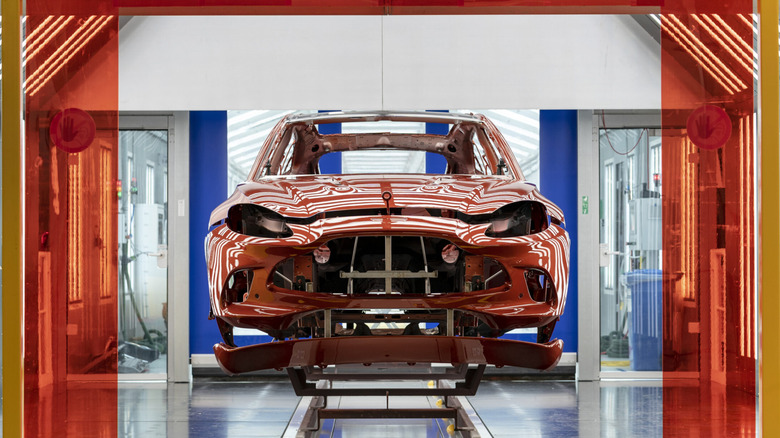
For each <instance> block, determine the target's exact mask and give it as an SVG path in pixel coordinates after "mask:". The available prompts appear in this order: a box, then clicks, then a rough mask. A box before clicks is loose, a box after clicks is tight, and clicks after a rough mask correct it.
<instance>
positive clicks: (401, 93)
mask: <svg viewBox="0 0 780 438" xmlns="http://www.w3.org/2000/svg"><path fill="white" fill-rule="evenodd" d="M119 69H120V70H119V74H120V76H119V77H120V81H119V90H120V94H119V98H120V104H119V106H120V110H123V111H136V110H224V109H293V108H321V109H376V108H386V109H394V108H409V109H414V108H417V109H431V108H464V107H469V108H475V109H482V108H515V109H521V108H534V109H556V108H565V109H577V108H604V109H613V108H614V109H626V108H629V109H658V108H660V106H661V92H660V47H659V45H658V43H656V42H655V41H654V40H653V39H652V38H651V37H650V36H649V35H648V34H647V33H646V32H645V31H644V30H643V29H641V28H640V27H639V25H637V24H636V23H635V22H634V21H633V19H631V17H629V16H604V15H582V16H577V15H554V16H547V15H534V16H385V17H382V16H357V17H351V16H349V17H345V16H338V17H332V16H326V17H312V16H293V17H134V18H133V19H132V20H130V22H129V23H128V24H127V25H126V26H125V27H124V28H123V29H122V31H121V32H120V45H119Z"/></svg>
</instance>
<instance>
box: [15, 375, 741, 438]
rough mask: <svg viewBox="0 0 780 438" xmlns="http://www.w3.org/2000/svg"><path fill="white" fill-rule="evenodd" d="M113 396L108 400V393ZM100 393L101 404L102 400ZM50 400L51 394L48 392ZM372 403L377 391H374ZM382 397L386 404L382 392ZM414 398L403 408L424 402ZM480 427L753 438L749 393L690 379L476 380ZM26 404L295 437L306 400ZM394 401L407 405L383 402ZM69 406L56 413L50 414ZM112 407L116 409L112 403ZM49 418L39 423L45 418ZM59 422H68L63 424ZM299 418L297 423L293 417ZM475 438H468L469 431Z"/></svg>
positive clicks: (152, 386) (415, 423)
mask: <svg viewBox="0 0 780 438" xmlns="http://www.w3.org/2000/svg"><path fill="white" fill-rule="evenodd" d="M112 397H115V398H113V400H112V399H111V398H112ZM101 398H105V400H101ZM55 399H56V398H55ZM342 399H344V401H338V399H335V400H334V399H329V405H328V407H337V406H339V405H340V406H342V407H344V406H348V407H356V406H357V407H360V406H369V405H370V404H371V403H376V402H377V401H376V400H373V401H371V400H369V398H365V399H361V398H354V397H352V398H347V397H344V398H342ZM374 399H376V397H374ZM379 399H380V400H379V403H380V404H382V403H385V401H384V397H379ZM426 399H428V400H429V401H428V402H427V403H429V404H430V405H431V407H433V404H434V403H431V402H430V398H426V397H422V398H417V399H416V401H414V402H409V404H413V403H420V400H423V402H422V403H426V402H425V401H424V400H426ZM460 400H462V401H463V402H464V403H463V404H464V406H465V407H467V408H468V410H470V413H471V418H472V420H474V423H475V424H476V425H477V426H478V427H477V433H478V434H479V436H493V437H512V438H514V437H576V436H580V437H621V438H622V437H660V436H680V437H718V436H756V418H755V412H756V410H755V404H756V399H755V396H751V395H749V394H748V393H745V392H741V391H732V390H730V389H729V390H727V389H726V388H725V387H723V386H721V385H716V384H712V385H706V387H704V386H701V385H699V384H698V383H697V382H696V381H681V382H678V383H671V382H666V383H664V382H662V381H658V380H657V381H601V382H575V381H571V380H565V381H551V380H513V379H511V378H506V377H504V378H501V379H500V380H493V379H489V378H486V379H485V380H483V381H482V384H481V386H480V388H479V391H478V392H477V394H476V395H475V396H471V397H461V398H460ZM27 402H28V405H27V406H26V409H25V411H26V413H25V414H26V415H25V416H26V418H27V424H26V427H25V429H26V431H27V433H26V434H25V436H47V437H48V436H74V437H75V436H78V437H80V438H81V437H93V436H94V437H101V438H102V437H106V438H108V437H111V436H115V435H114V434H113V433H112V432H113V431H115V430H118V435H117V436H119V437H144V438H146V437H204V438H222V437H224V438H228V437H229V438H239V437H254V438H259V437H296V436H302V435H301V434H300V433H298V430H297V425H298V423H299V422H300V421H299V420H300V419H299V418H298V419H297V420H296V418H294V417H295V416H296V415H298V416H300V412H301V411H302V410H305V407H306V406H305V405H306V404H307V403H306V402H307V400H306V398H303V399H302V398H301V397H297V396H296V395H295V393H294V392H293V389H292V387H291V385H290V382H289V381H285V380H280V379H252V380H242V379H228V378H216V379H214V378H197V379H195V380H194V382H193V383H191V384H169V383H162V382H159V383H154V382H138V383H129V382H122V383H120V384H119V388H118V396H117V393H116V392H115V389H113V390H112V389H107V390H105V391H102V390H100V389H96V388H94V387H91V386H90V385H85V386H84V387H83V388H78V387H70V388H69V390H68V401H67V404H61V403H54V404H49V403H47V402H46V399H45V398H40V399H39V400H38V401H37V402H36V404H35V405H31V404H29V403H30V402H31V400H29V399H28V400H27ZM112 403H113V404H116V408H117V413H118V414H117V417H116V420H114V419H112V418H108V417H106V418H99V416H96V414H95V412H96V410H95V408H94V406H96V405H103V406H106V405H109V406H110V405H111V404H112ZM390 403H391V405H392V406H391V407H406V406H398V405H399V404H400V405H405V404H407V401H406V398H395V399H393V398H392V397H391V399H390ZM63 410H66V411H67V415H65V416H64V417H63V416H59V415H57V412H59V411H63ZM112 410H113V409H112ZM47 417H48V418H50V419H51V420H52V421H51V422H49V421H46V418H47ZM63 419H65V420H63ZM296 421H297V422H296ZM449 424H450V423H448V421H445V420H442V419H438V418H437V419H432V420H430V419H428V420H425V419H419V420H415V419H412V420H408V419H406V420H377V419H361V420H323V423H322V428H321V430H320V431H319V432H316V433H313V434H311V435H308V436H314V437H360V438H366V437H426V438H427V437H448V436H461V435H460V433H458V432H455V433H454V434H451V433H450V432H448V431H447V427H448V425H449ZM472 436H474V435H472Z"/></svg>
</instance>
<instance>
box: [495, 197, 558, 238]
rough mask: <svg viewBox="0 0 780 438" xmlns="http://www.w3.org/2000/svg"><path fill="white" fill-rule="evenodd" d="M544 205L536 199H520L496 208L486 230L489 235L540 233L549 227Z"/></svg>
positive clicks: (505, 235)
mask: <svg viewBox="0 0 780 438" xmlns="http://www.w3.org/2000/svg"><path fill="white" fill-rule="evenodd" d="M547 226H548V218H547V211H546V209H545V208H544V205H543V204H541V203H540V202H536V201H520V202H515V203H513V204H509V205H505V206H503V207H501V208H499V209H498V210H496V211H495V212H494V213H493V214H492V215H491V219H490V226H489V227H488V229H487V230H486V231H485V234H486V235H487V236H489V237H518V236H528V235H531V234H536V233H540V232H542V231H544V230H546V229H547Z"/></svg>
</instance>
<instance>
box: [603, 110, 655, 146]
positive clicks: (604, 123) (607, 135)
mask: <svg viewBox="0 0 780 438" xmlns="http://www.w3.org/2000/svg"><path fill="white" fill-rule="evenodd" d="M601 129H603V130H604V136H605V137H606V138H607V143H608V144H609V147H610V148H612V150H613V151H614V152H615V153H616V154H618V155H628V154H630V153H631V152H634V149H636V147H637V146H639V142H640V141H642V134H645V133H646V132H647V128H643V129H642V132H640V133H639V138H638V139H636V144H634V146H633V147H632V148H631V149H629V150H627V151H625V152H620V151H618V150H617V149H615V146H613V145H612V141H611V140H610V139H609V131H608V130H607V119H606V117H604V110H601Z"/></svg>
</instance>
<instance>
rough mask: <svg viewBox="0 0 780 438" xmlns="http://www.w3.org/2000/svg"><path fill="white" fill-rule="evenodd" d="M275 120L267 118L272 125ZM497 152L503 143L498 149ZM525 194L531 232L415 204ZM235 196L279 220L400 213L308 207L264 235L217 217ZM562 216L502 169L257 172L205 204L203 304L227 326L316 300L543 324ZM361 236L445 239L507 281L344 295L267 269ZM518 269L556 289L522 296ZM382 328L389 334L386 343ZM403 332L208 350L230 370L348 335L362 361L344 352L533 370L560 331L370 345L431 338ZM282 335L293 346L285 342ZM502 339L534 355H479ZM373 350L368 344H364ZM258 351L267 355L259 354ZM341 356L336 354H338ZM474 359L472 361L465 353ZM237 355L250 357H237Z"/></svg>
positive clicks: (554, 348) (556, 304) (496, 324)
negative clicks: (208, 212)
mask: <svg viewBox="0 0 780 438" xmlns="http://www.w3.org/2000/svg"><path fill="white" fill-rule="evenodd" d="M278 130H279V128H278V127H277V128H276V131H277V132H276V135H278ZM272 135H273V134H272ZM497 143H498V144H497V145H496V146H497V147H499V148H501V147H504V148H506V143H505V142H504V141H503V139H500V141H499V142H497ZM266 146H268V144H266ZM503 152H504V153H507V151H506V150H504V151H503ZM508 153H511V152H508ZM387 192H389V193H391V194H392V197H391V199H390V200H385V199H383V196H382V195H383V194H384V193H387ZM529 200H530V201H537V202H540V203H542V204H543V205H544V206H545V208H546V212H547V214H548V215H549V216H550V218H552V221H551V223H550V224H549V226H548V227H547V228H546V229H545V230H544V231H542V232H539V233H536V234H531V235H525V236H518V237H501V238H495V237H489V236H488V235H487V234H486V230H487V228H488V227H489V224H488V223H478V224H473V223H472V224H470V223H466V222H464V221H461V220H459V219H457V218H455V217H439V216H436V217H434V216H431V215H430V214H428V213H426V211H427V210H426V209H441V210H447V211H457V212H462V213H464V214H468V215H484V214H490V213H492V212H494V211H496V210H497V209H499V208H501V207H502V206H505V205H507V204H511V203H514V202H519V201H529ZM237 204H255V205H259V206H261V207H263V208H266V209H268V210H271V211H274V212H276V213H278V214H280V215H281V216H284V217H289V218H312V217H314V216H317V215H321V214H323V213H326V212H332V211H343V210H349V209H366V210H370V209H383V208H387V209H388V210H389V209H401V211H403V212H404V214H401V215H389V214H382V215H373V216H371V215H366V216H361V215H357V216H346V217H321V216H318V217H319V218H317V219H313V220H312V221H311V222H310V223H306V224H301V223H292V222H291V223H288V224H287V226H288V227H289V229H290V230H291V231H292V236H291V237H287V238H263V237H255V236H249V235H244V234H239V233H236V232H234V231H231V230H230V229H229V228H228V226H227V225H226V224H225V223H221V222H222V221H223V220H224V219H225V218H226V216H227V213H228V210H229V209H230V207H231V206H233V205H237ZM563 221H564V218H563V213H562V212H561V210H560V209H559V208H558V207H557V206H555V204H553V203H552V202H550V201H549V200H547V199H546V198H544V197H543V196H542V195H541V194H540V193H539V191H538V190H537V189H536V187H535V186H533V185H532V184H528V183H526V182H522V181H519V180H517V179H516V178H513V177H510V176H505V175H290V176H267V177H262V178H258V179H257V180H256V181H251V182H246V183H243V184H241V185H239V187H238V188H237V190H236V191H235V192H234V194H233V195H232V196H231V197H230V198H229V199H228V200H227V201H226V202H225V203H223V204H222V205H220V206H219V207H218V208H217V209H215V210H214V213H213V214H212V216H211V219H210V224H211V225H212V227H213V228H212V230H211V231H210V232H209V234H208V235H207V237H206V242H205V244H206V257H207V265H208V276H209V291H210V299H211V309H212V313H213V316H214V317H216V318H219V319H221V320H222V321H223V322H224V323H227V324H229V325H230V326H233V327H242V328H254V329H259V330H262V331H266V332H274V331H279V330H283V329H285V328H287V327H288V326H290V324H292V323H293V322H294V321H296V320H298V319H300V318H302V317H304V316H306V315H310V314H313V313H315V312H319V311H322V310H323V309H351V310H359V309H417V310H419V309H455V310H457V311H459V312H463V313H465V314H470V315H473V316H475V317H477V318H479V319H481V320H483V321H485V322H486V323H487V324H488V325H490V326H491V327H493V328H497V329H500V330H501V331H508V330H511V329H515V328H526V327H542V326H545V325H548V324H551V323H554V322H555V321H556V320H557V319H558V318H559V317H560V316H561V315H562V313H563V311H564V306H565V302H566V294H567V289H568V277H569V247H570V241H569V235H568V233H567V232H566V231H565V229H564V228H563V226H562V225H563ZM362 236H413V237H415V236H422V237H431V238H439V239H446V240H448V241H450V242H451V243H452V244H454V245H456V246H457V247H459V248H461V249H462V250H463V251H467V252H468V253H470V254H473V255H477V256H484V257H490V258H492V259H494V260H496V261H498V262H499V263H500V264H501V265H502V266H503V267H504V269H505V270H506V273H507V276H508V280H507V281H505V282H503V283H502V284H501V285H498V286H495V287H490V288H486V289H484V290H478V291H470V292H452V293H442V294H430V295H429V294H425V295H421V294H400V295H398V294H393V295H390V294H379V295H360V296H353V295H347V294H345V293H343V292H344V291H326V292H306V291H299V290H293V289H289V288H284V287H279V286H278V285H274V283H273V278H272V277H273V271H274V269H275V268H276V266H277V265H278V264H279V263H280V262H282V261H283V260H285V259H288V258H291V257H295V256H299V255H303V254H309V253H311V252H312V251H314V250H315V249H317V248H319V247H320V246H322V245H323V244H326V243H327V242H328V241H330V240H333V239H339V238H345V237H349V238H351V237H362ZM247 269H249V270H252V271H253V275H254V277H253V278H254V280H253V281H252V282H251V286H250V287H249V289H248V293H247V294H246V298H245V299H244V300H243V301H242V302H226V300H225V297H224V293H223V290H224V288H225V287H226V282H227V281H228V278H229V277H230V275H231V274H232V273H234V272H236V271H239V270H247ZM529 269H536V270H541V271H542V272H544V273H546V275H549V278H550V279H551V280H552V282H553V284H554V291H555V296H554V297H553V298H552V299H551V300H549V301H548V302H537V301H534V300H533V299H532V297H531V294H530V293H529V290H528V286H527V283H526V280H525V277H524V275H525V273H526V272H527V271H528V270H529ZM389 338H394V339H392V340H391V341H388V339H389ZM412 338H418V337H417V336H404V337H401V336H390V337H383V338H382V339H381V342H380V339H377V338H376V337H362V338H361V337H350V338H349V339H346V338H334V339H341V342H340V343H339V342H335V341H333V340H330V339H329V338H326V339H307V340H303V339H302V340H288V341H282V342H274V343H272V344H274V345H276V346H268V345H266V346H263V345H259V346H250V347H240V348H233V347H229V346H227V345H226V344H218V345H217V346H215V353H216V354H217V358H218V359H219V361H220V363H221V364H222V366H223V368H224V369H225V370H226V371H229V372H231V373H235V372H245V371H251V370H254V369H262V368H279V367H285V366H294V365H293V364H294V363H295V361H290V360H289V357H287V356H288V355H289V354H291V352H292V351H293V350H294V349H295V348H298V349H301V348H304V347H302V346H303V345H306V347H305V348H307V349H309V350H311V351H316V352H318V353H317V354H316V355H314V356H317V357H335V356H334V355H333V354H330V353H328V352H327V351H330V352H331V353H333V352H335V351H336V350H338V349H343V348H345V347H344V346H346V345H352V347H350V348H353V347H358V344H359V348H361V349H364V350H363V351H364V352H365V354H364V355H363V358H362V359H361V358H360V355H352V356H349V357H351V358H352V359H350V361H351V362H353V363H365V362H373V361H374V360H376V359H378V358H384V360H382V361H383V362H388V361H397V362H425V361H426V360H429V359H430V360H438V359H441V360H449V359H448V358H454V359H453V360H456V359H457V360H458V361H465V362H467V363H483V362H484V363H495V364H501V365H504V364H506V365H517V366H529V367H532V368H548V367H550V366H553V365H554V364H555V363H557V360H558V358H559V357H560V354H561V348H562V345H561V343H560V341H554V342H551V343H546V344H533V343H525V342H518V341H500V340H496V339H488V338H473V339H474V341H473V342H472V344H473V346H477V345H479V349H481V350H480V351H483V353H484V352H487V355H485V354H482V355H480V354H476V353H475V354H474V355H462V354H460V355H458V354H454V353H453V354H454V355H453V354H449V353H447V354H441V355H438V354H429V353H425V352H423V351H420V352H419V353H418V354H417V355H416V356H415V355H414V354H412V355H411V356H410V355H409V354H400V355H399V354H389V355H387V354H385V353H381V352H382V351H385V352H386V351H388V350H387V348H390V347H389V346H390V344H388V343H387V342H392V343H393V345H394V347H392V348H394V349H395V350H393V351H400V350H399V349H402V348H401V347H400V345H402V344H403V342H408V343H409V344H408V345H409V346H411V347H414V345H418V344H419V348H423V347H422V346H423V345H428V344H429V343H430V342H434V341H433V340H421V339H417V340H412ZM421 338H431V339H434V338H435V339H440V341H439V342H440V343H444V344H446V345H447V348H449V349H450V350H452V351H455V350H458V349H459V348H465V347H464V345H465V344H463V342H465V340H466V339H467V338H466V337H452V336H439V337H431V336H428V337H426V336H423V337H421ZM358 339H363V340H358ZM444 339H447V340H444ZM386 341H387V342H386ZM507 342H509V344H507ZM292 343H295V345H298V347H295V348H293V344H292ZM397 343H398V344H397ZM281 344H289V348H287V347H281V346H280V345H281ZM396 344H397V345H396ZM431 345H433V344H431ZM437 345H438V344H437ZM372 346H373V347H372ZM426 348H427V347H426ZM501 348H509V350H513V349H514V350H517V352H518V354H520V353H522V354H523V355H525V356H527V355H528V354H531V355H537V356H539V357H541V358H542V359H539V360H535V359H528V358H527V357H525V358H522V359H516V360H514V361H512V360H506V359H500V360H499V359H495V360H493V359H490V358H498V357H504V356H503V355H502V354H501V353H498V352H497V351H499V350H501ZM312 349H313V350H312ZM372 349H374V350H376V351H373V352H371V350H372ZM309 350H306V351H309ZM523 352H524V353H523ZM380 353H381V354H380ZM269 354H271V355H272V356H274V357H275V358H273V359H268V360H263V361H260V360H258V358H259V357H261V356H264V355H265V356H267V355H269ZM312 354H313V353H312ZM265 356H264V357H265ZM277 356H278V357H277ZM310 356H311V355H310ZM336 356H338V355H336ZM353 356H354V357H353ZM340 357H342V358H344V357H347V356H345V355H344V354H342V355H341V356H340ZM477 357H479V358H481V359H475V358H477ZM486 357H487V358H488V359H485V358H486ZM242 361H248V362H251V364H243V365H242V364H241V362H242ZM491 361H492V362H491ZM304 362H305V361H304ZM309 362H316V360H314V359H312V360H310V361H309ZM499 362H500V363H499ZM331 363H333V364H335V363H343V360H341V361H340V360H326V361H324V362H323V364H326V365H327V364H331ZM307 365H318V363H307Z"/></svg>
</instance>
